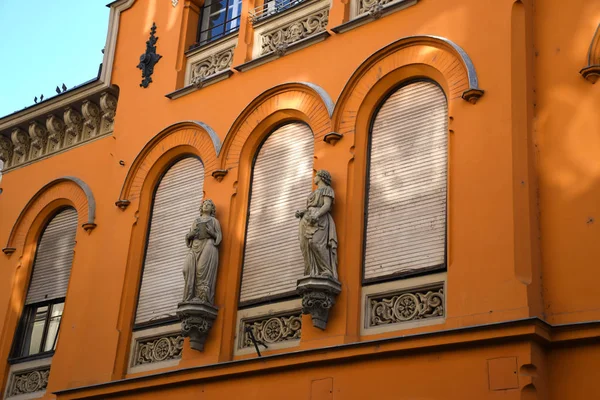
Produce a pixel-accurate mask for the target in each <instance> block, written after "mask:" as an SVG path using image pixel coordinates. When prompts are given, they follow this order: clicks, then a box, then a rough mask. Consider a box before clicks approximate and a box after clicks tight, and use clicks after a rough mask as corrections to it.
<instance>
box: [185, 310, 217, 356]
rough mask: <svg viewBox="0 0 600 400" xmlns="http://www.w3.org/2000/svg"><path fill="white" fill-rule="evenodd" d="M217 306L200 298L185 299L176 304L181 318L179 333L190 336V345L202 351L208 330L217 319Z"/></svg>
mask: <svg viewBox="0 0 600 400" xmlns="http://www.w3.org/2000/svg"><path fill="white" fill-rule="evenodd" d="M217 313H218V308H217V307H215V306H213V305H212V304H209V303H207V302H204V301H201V300H193V301H185V302H182V303H179V304H178V305H177V317H179V319H180V320H181V334H182V335H183V336H184V337H189V338H190V347H191V348H192V349H194V350H198V351H203V350H204V342H206V338H207V337H208V332H209V331H210V328H212V325H213V323H214V322H215V319H217Z"/></svg>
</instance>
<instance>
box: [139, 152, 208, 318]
mask: <svg viewBox="0 0 600 400" xmlns="http://www.w3.org/2000/svg"><path fill="white" fill-rule="evenodd" d="M203 183H204V166H203V165H202V162H200V160H198V159H197V158H193V157H190V158H185V159H183V160H181V161H178V162H177V163H175V164H174V165H173V166H172V167H171V168H169V170H168V171H167V173H166V174H165V175H164V176H163V178H162V179H161V181H160V183H159V184H158V188H157V189H156V194H155V196H154V204H153V208H152V218H151V221H150V232H149V234H148V244H147V249H146V259H145V261H144V269H143V273H142V285H141V288H140V295H139V298H138V306H137V312H136V316H135V323H136V324H141V323H144V322H148V321H152V320H157V319H162V318H166V317H174V316H175V311H176V309H177V303H179V302H181V301H182V297H183V273H182V269H183V261H184V259H185V256H186V254H187V252H188V248H187V246H186V244H185V234H186V233H187V232H188V231H189V230H190V227H191V226H192V222H193V221H194V219H195V218H196V217H198V215H199V212H200V211H199V210H200V201H201V200H202V185H203Z"/></svg>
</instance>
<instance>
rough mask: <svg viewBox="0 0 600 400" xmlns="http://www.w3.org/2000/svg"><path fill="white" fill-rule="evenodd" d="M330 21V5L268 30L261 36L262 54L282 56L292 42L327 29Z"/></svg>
mask: <svg viewBox="0 0 600 400" xmlns="http://www.w3.org/2000/svg"><path fill="white" fill-rule="evenodd" d="M328 21H329V7H328V8H326V9H323V10H319V11H316V12H314V13H312V14H310V15H308V16H305V17H302V18H300V19H298V20H296V21H293V22H291V23H289V24H286V25H283V26H280V27H279V28H277V29H274V30H272V31H269V32H266V33H265V34H264V35H262V37H261V50H260V54H261V55H264V54H268V53H272V52H275V53H276V54H277V55H280V56H281V55H283V54H285V52H286V51H287V48H288V46H290V45H291V44H294V43H296V42H298V41H299V40H302V39H304V38H307V37H309V36H312V35H314V34H317V33H319V32H323V31H325V28H326V27H327V22H328Z"/></svg>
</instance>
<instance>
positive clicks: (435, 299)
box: [360, 272, 446, 335]
mask: <svg viewBox="0 0 600 400" xmlns="http://www.w3.org/2000/svg"><path fill="white" fill-rule="evenodd" d="M361 298H362V300H361V303H362V307H361V308H362V313H361V329H360V333H361V335H373V334H380V333H385V332H393V331H398V330H403V329H411V328H417V327H422V326H430V325H436V324H442V323H444V321H445V320H446V272H438V273H430V274H427V275H422V276H417V277H412V278H405V279H400V280H395V281H389V282H384V283H377V284H370V285H367V286H363V288H362V290H361Z"/></svg>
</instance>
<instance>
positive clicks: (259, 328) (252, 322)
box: [238, 310, 302, 349]
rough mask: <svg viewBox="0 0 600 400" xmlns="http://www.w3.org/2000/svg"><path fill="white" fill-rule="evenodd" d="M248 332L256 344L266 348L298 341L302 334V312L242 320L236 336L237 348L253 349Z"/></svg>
mask: <svg viewBox="0 0 600 400" xmlns="http://www.w3.org/2000/svg"><path fill="white" fill-rule="evenodd" d="M250 332H252V335H253V336H254V339H255V340H256V342H257V343H260V342H263V343H264V344H266V345H267V346H269V345H271V344H274V343H280V342H285V341H289V340H295V341H297V340H300V336H301V334H302V311H301V310H293V311H289V312H286V313H283V314H279V315H261V316H258V317H254V318H248V319H242V320H241V324H240V332H239V335H238V338H239V340H238V348H239V349H243V348H247V347H251V348H254V343H253V342H252V339H251V335H250Z"/></svg>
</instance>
